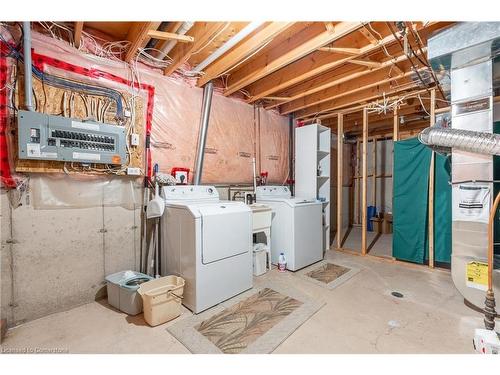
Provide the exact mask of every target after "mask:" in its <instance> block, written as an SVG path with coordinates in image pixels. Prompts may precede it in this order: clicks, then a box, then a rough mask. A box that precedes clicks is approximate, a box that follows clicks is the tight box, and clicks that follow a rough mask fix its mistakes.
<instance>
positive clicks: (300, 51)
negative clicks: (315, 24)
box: [224, 22, 361, 96]
mask: <svg viewBox="0 0 500 375" xmlns="http://www.w3.org/2000/svg"><path fill="white" fill-rule="evenodd" d="M360 27H361V24H360V23H359V22H340V23H339V24H337V25H336V27H335V32H333V33H331V32H329V31H325V32H323V33H321V34H319V35H316V36H315V37H313V38H311V39H309V40H307V41H306V42H305V43H302V44H300V45H298V46H297V47H295V48H292V49H291V50H285V51H284V53H283V54H282V55H281V56H279V57H277V58H275V59H274V60H272V61H268V56H267V55H263V56H262V57H261V59H260V60H259V62H256V61H254V62H253V64H252V65H253V66H252V70H250V71H248V72H245V74H244V75H243V74H239V72H236V73H233V74H232V75H231V77H230V80H229V83H228V87H227V89H226V90H225V91H224V95H225V96H228V95H231V94H232V93H234V92H236V91H238V90H239V89H241V88H243V87H245V86H248V85H249V84H251V83H253V82H255V81H257V80H259V79H261V78H264V77H265V76H267V75H269V74H271V73H273V72H275V71H277V70H279V69H281V68H283V67H285V66H286V65H288V64H290V63H292V62H294V61H296V60H298V59H300V58H302V57H304V56H306V55H308V54H310V53H311V52H314V51H316V50H317V49H318V48H320V47H323V46H324V45H326V44H328V43H332V42H333V41H335V40H337V39H340V38H342V37H343V36H345V35H347V34H349V33H351V32H353V31H354V30H357V29H359V28H360ZM298 37H301V36H300V35H299V36H298ZM290 44H292V41H290ZM283 48H286V46H283ZM231 78H232V79H231ZM268 94H269V93H267V94H266V95H263V96H267V95H268Z"/></svg>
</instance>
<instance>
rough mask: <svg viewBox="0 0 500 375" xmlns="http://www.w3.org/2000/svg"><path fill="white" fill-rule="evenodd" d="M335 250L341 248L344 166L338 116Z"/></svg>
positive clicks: (341, 132) (341, 126)
mask: <svg viewBox="0 0 500 375" xmlns="http://www.w3.org/2000/svg"><path fill="white" fill-rule="evenodd" d="M337 121H338V123H337V248H338V249H340V248H341V247H342V237H343V233H342V232H343V231H342V228H343V225H342V210H343V207H342V187H343V185H344V180H343V166H344V160H343V159H344V158H343V156H344V141H343V139H344V115H343V114H342V113H339V114H338V119H337Z"/></svg>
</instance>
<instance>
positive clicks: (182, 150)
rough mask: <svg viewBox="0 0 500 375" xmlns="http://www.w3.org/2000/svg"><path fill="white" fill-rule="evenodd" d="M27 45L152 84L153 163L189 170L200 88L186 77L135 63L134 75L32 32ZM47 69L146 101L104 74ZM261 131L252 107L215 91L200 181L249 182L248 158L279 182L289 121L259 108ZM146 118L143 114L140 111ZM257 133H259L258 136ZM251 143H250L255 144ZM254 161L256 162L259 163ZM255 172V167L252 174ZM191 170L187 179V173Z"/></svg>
mask: <svg viewBox="0 0 500 375" xmlns="http://www.w3.org/2000/svg"><path fill="white" fill-rule="evenodd" d="M32 37H33V44H32V48H33V50H34V52H35V53H38V54H42V55H46V56H49V57H54V58H57V59H59V60H62V61H65V62H68V63H71V64H74V65H77V66H81V67H84V68H87V69H98V70H100V71H104V72H107V73H111V74H113V75H116V76H120V77H123V78H124V79H126V80H128V81H137V80H138V81H139V83H140V84H142V85H150V86H152V87H154V108H153V118H152V130H151V154H152V162H153V163H158V164H159V167H160V171H162V172H167V173H168V172H170V170H171V168H172V167H186V168H190V169H191V171H193V168H194V164H195V157H196V148H197V142H198V131H199V124H200V113H201V103H202V95H203V90H202V89H201V88H198V87H195V86H193V85H192V84H189V80H184V79H180V78H178V77H177V78H172V77H166V76H164V75H163V74H162V72H161V71H160V70H158V69H152V68H149V67H147V66H145V65H143V64H138V73H139V74H138V77H134V76H133V75H132V74H131V70H130V67H128V66H127V65H126V64H124V63H123V62H122V61H113V60H109V59H104V58H99V57H96V56H94V55H89V54H86V53H83V52H81V51H78V50H76V49H75V48H73V47H71V46H70V45H68V44H67V43H66V42H63V41H59V40H55V39H53V38H50V37H48V36H45V35H42V34H40V33H36V32H33V34H32ZM46 71H47V72H49V73H51V74H55V75H59V76H63V77H67V78H72V79H77V80H81V81H85V82H88V83H93V84H98V85H102V86H105V87H110V88H114V89H118V90H128V91H129V92H132V91H133V92H134V93H136V95H138V96H140V97H141V98H143V100H144V108H145V110H146V102H147V100H148V92H146V90H138V89H132V88H131V87H130V86H127V85H124V84H122V83H119V82H115V81H111V80H108V79H106V78H105V77H104V78H97V79H96V78H90V77H84V76H80V75H78V74H75V73H73V72H68V71H62V70H60V69H57V68H51V67H48V68H47V69H46ZM259 112H260V132H259V131H258V129H257V127H256V125H255V123H256V121H254V110H253V106H251V105H248V104H246V103H244V102H242V101H240V100H238V99H234V98H226V97H224V96H222V95H220V94H218V93H217V92H215V93H214V97H213V100H212V110H211V114H210V123H209V130H208V138H207V145H206V150H207V153H206V154H205V163H204V168H203V178H202V183H214V184H215V183H251V181H252V157H253V156H254V155H255V150H257V152H258V151H259V149H260V155H259V154H257V155H256V159H257V160H258V161H259V160H260V161H261V165H260V167H261V168H260V170H261V171H267V172H269V178H268V181H269V182H272V183H280V184H281V183H283V182H284V181H285V180H286V178H287V176H288V137H289V133H288V132H289V127H288V119H287V118H286V117H284V116H280V115H278V114H277V113H275V112H270V111H265V110H262V109H260V110H259ZM144 115H145V116H146V113H145V114H144ZM259 133H260V137H259ZM259 140H260V147H256V146H255V143H256V142H257V144H258V143H259ZM258 165H259V164H258ZM258 172H259V170H257V173H258ZM192 175H193V174H192V173H191V177H192Z"/></svg>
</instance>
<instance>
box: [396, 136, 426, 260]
mask: <svg viewBox="0 0 500 375" xmlns="http://www.w3.org/2000/svg"><path fill="white" fill-rule="evenodd" d="M430 160H431V150H430V149H429V148H428V147H426V146H424V145H422V144H421V143H420V142H419V141H418V139H417V138H410V139H406V140H404V141H398V142H394V171H393V206H392V214H393V219H392V220H393V236H392V255H393V257H395V258H397V259H401V260H406V261H409V262H415V263H423V262H424V258H425V253H426V251H427V217H428V214H427V192H428V188H429V167H430Z"/></svg>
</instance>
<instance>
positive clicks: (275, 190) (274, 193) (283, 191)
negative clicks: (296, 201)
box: [257, 186, 292, 199]
mask: <svg viewBox="0 0 500 375" xmlns="http://www.w3.org/2000/svg"><path fill="white" fill-rule="evenodd" d="M264 197H275V198H291V197H292V192H291V191H290V189H289V188H288V186H257V199H263V198H264Z"/></svg>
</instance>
